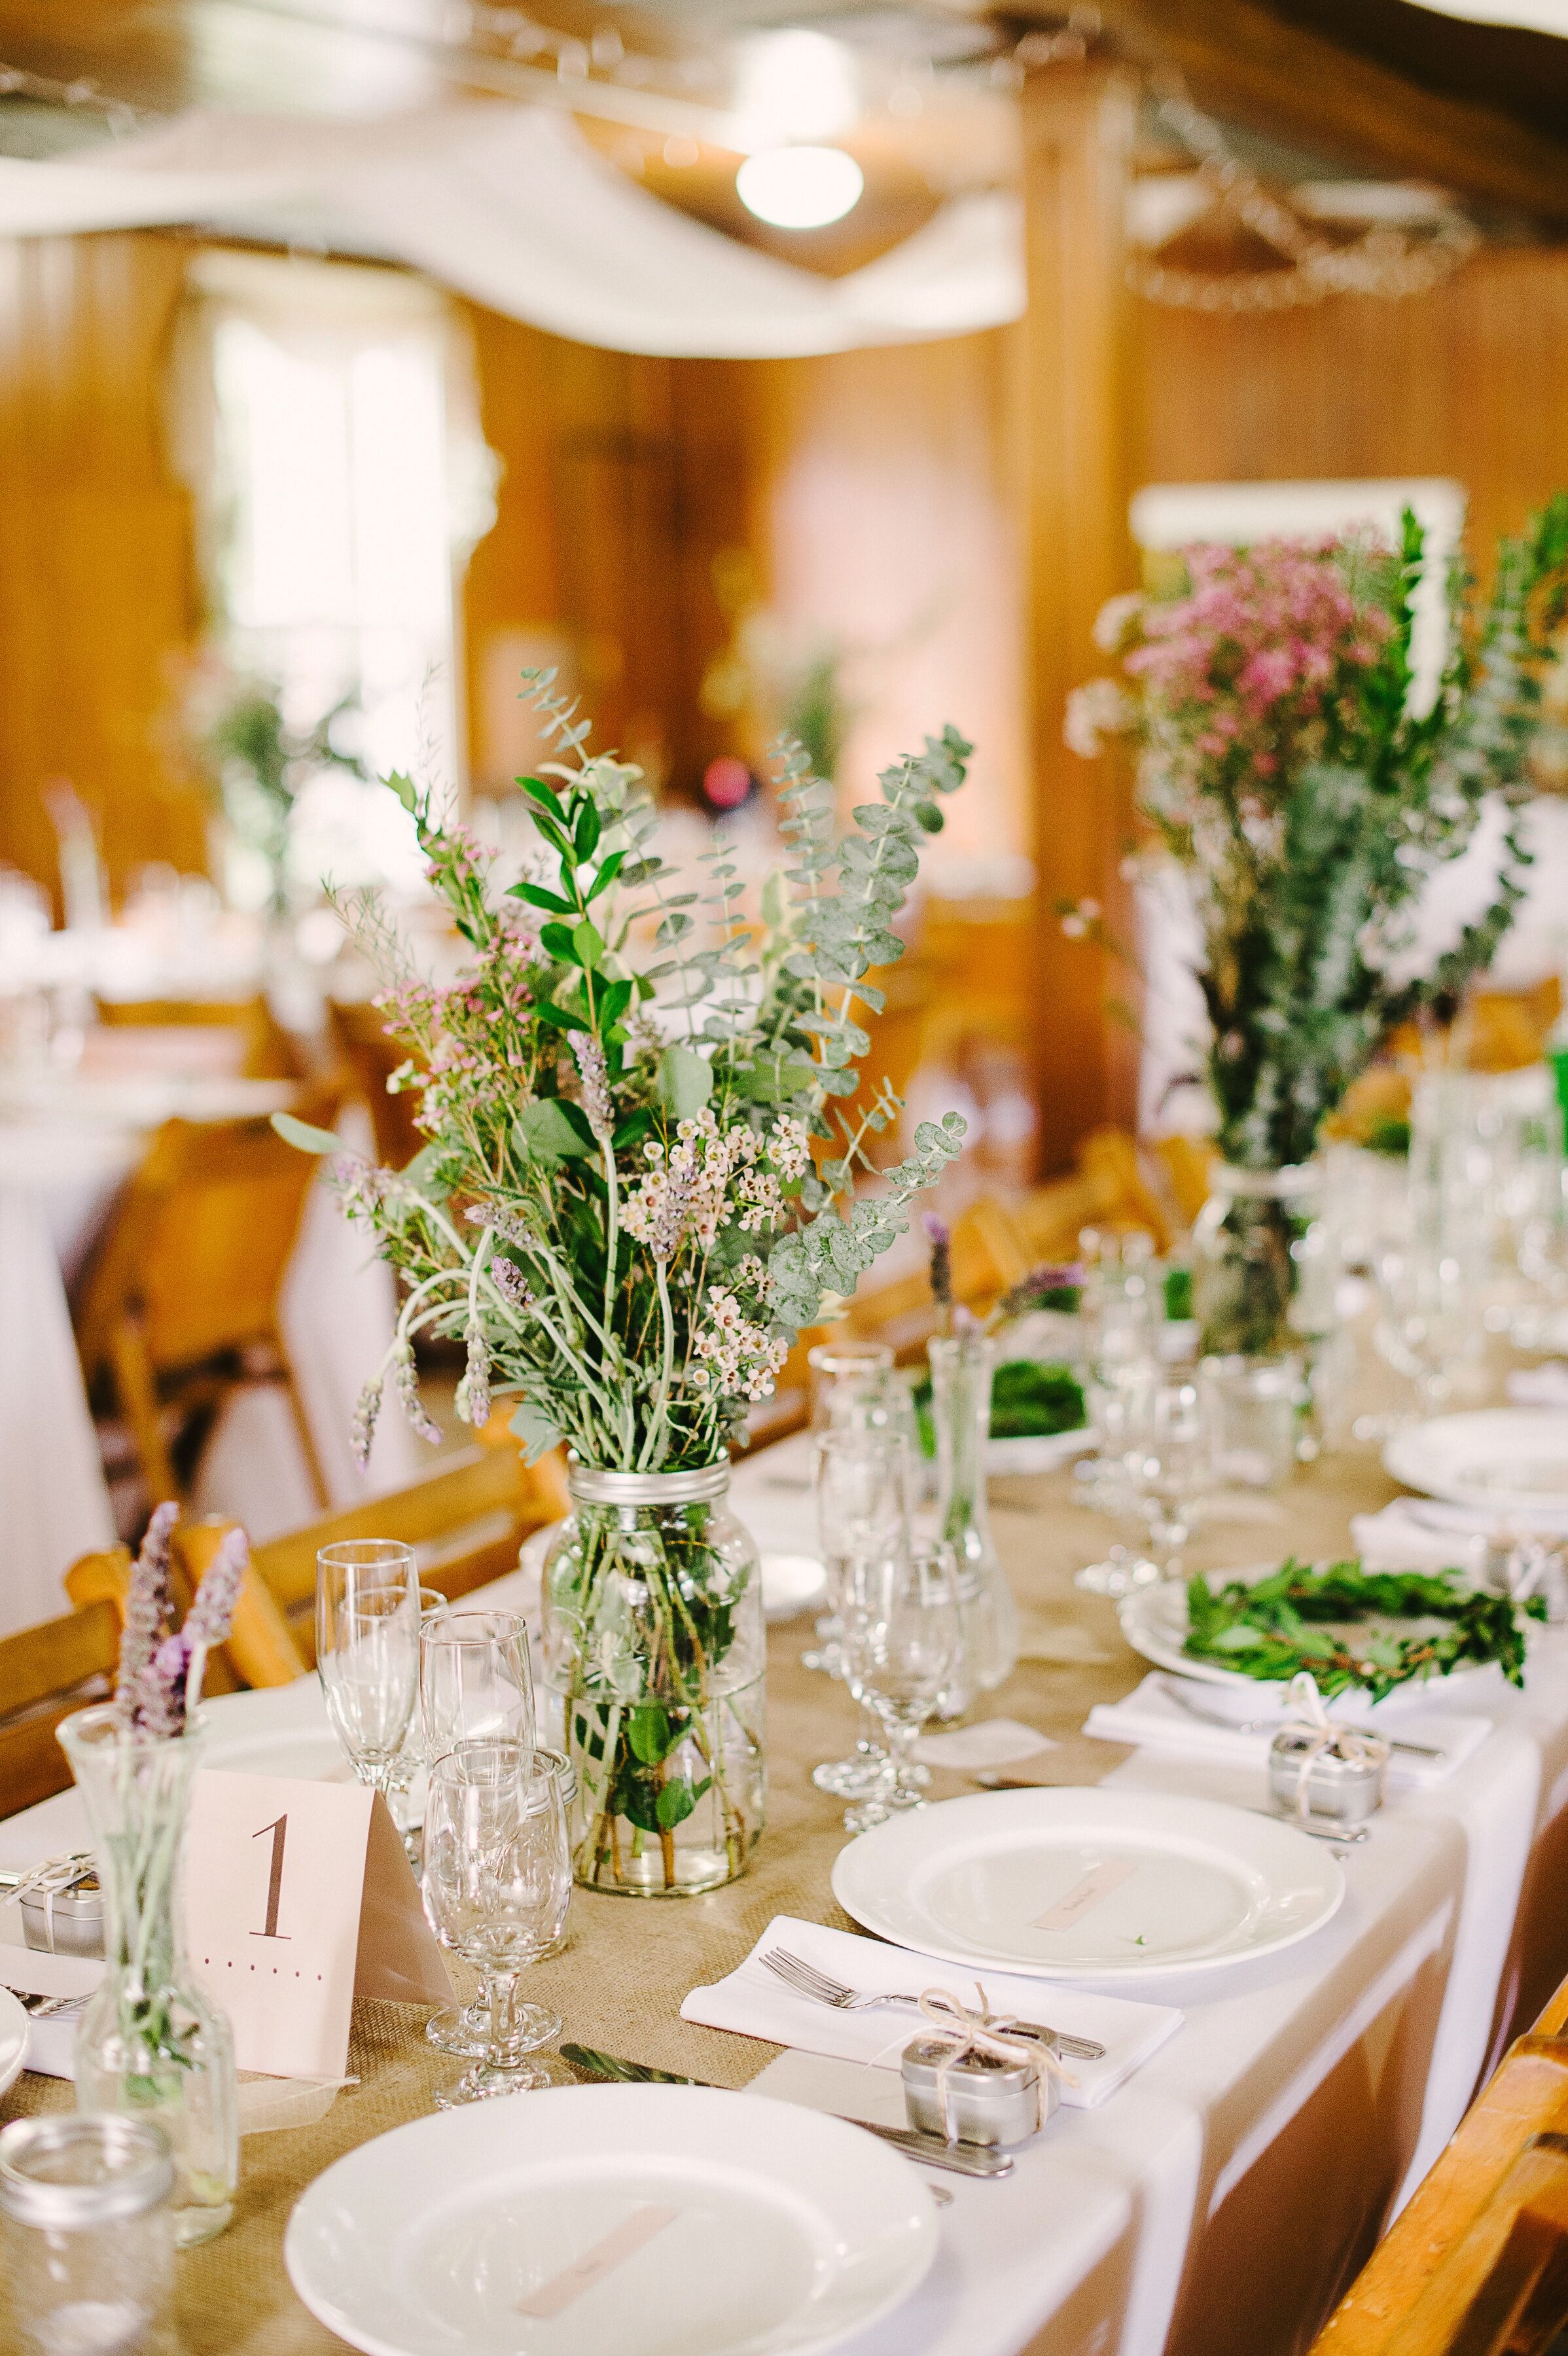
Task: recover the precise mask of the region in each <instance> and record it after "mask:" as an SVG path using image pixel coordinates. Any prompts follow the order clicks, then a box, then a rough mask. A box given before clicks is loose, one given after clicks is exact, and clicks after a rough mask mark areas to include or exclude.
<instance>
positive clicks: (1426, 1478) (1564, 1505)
mask: <svg viewBox="0 0 1568 2356" xmlns="http://www.w3.org/2000/svg"><path fill="white" fill-rule="evenodd" d="M1383 1462H1384V1463H1385V1464H1386V1465H1387V1467H1388V1469H1389V1471H1390V1472H1391V1473H1392V1474H1393V1477H1394V1479H1395V1480H1396V1481H1402V1482H1403V1483H1404V1484H1405V1487H1406V1488H1407V1489H1424V1490H1425V1492H1426V1494H1427V1495H1428V1496H1429V1497H1445V1498H1447V1499H1448V1500H1449V1502H1450V1503H1451V1504H1453V1505H1475V1506H1478V1507H1480V1508H1481V1509H1482V1510H1483V1511H1487V1510H1489V1511H1491V1512H1492V1513H1495V1514H1496V1515H1498V1518H1499V1520H1500V1519H1501V1518H1502V1517H1503V1516H1504V1515H1510V1514H1526V1515H1530V1517H1531V1518H1534V1519H1540V1520H1541V1521H1543V1522H1548V1523H1550V1524H1552V1526H1560V1527H1563V1528H1564V1529H1568V1414H1563V1412H1562V1411H1561V1410H1560V1409H1558V1408H1544V1407H1494V1408H1479V1409H1477V1412H1476V1413H1475V1414H1473V1415H1439V1416H1434V1417H1433V1418H1432V1419H1431V1421H1430V1422H1427V1423H1417V1424H1412V1426H1411V1428H1410V1430H1408V1431H1401V1432H1396V1434H1395V1435H1394V1437H1393V1439H1392V1440H1390V1441H1389V1442H1388V1445H1387V1446H1386V1447H1385V1448H1384V1450H1383Z"/></svg>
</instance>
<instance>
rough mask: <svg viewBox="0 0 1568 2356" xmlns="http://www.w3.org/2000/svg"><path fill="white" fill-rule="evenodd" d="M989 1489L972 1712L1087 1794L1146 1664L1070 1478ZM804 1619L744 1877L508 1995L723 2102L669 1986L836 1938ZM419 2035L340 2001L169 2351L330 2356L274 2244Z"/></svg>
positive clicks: (774, 1690) (781, 1635)
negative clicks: (1097, 1715)
mask: <svg viewBox="0 0 1568 2356" xmlns="http://www.w3.org/2000/svg"><path fill="white" fill-rule="evenodd" d="M991 1494H992V1510H993V1528H994V1531H995V1537H996V1542H997V1546H998V1548H999V1550H1000V1552H1001V1554H1002V1557H1003V1559H1004V1562H1005V1564H1006V1566H1007V1570H1008V1574H1009V1576H1010V1578H1011V1580H1012V1582H1013V1588H1014V1592H1015V1595H1016V1596H1017V1598H1018V1601H1019V1605H1020V1608H1021V1611H1022V1614H1023V1620H1024V1633H1025V1655H1026V1657H1025V1658H1024V1660H1023V1661H1022V1662H1021V1663H1020V1665H1019V1667H1018V1669H1017V1671H1016V1673H1015V1676H1013V1677H1012V1678H1011V1679H1010V1680H1009V1682H1008V1683H1007V1684H1006V1685H1005V1686H1004V1687H1001V1688H1000V1690H999V1691H998V1692H997V1693H996V1694H994V1695H993V1697H991V1698H990V1702H989V1706H988V1708H986V1710H985V1711H984V1712H983V1714H984V1715H998V1714H1001V1713H1003V1712H1006V1713H1008V1714H1009V1715H1011V1716H1013V1717H1016V1718H1021V1719H1025V1720H1026V1722H1027V1723H1028V1724H1030V1725H1033V1726H1037V1727H1039V1728H1040V1729H1041V1730H1043V1731H1044V1732H1046V1733H1047V1734H1049V1735H1052V1736H1054V1737H1055V1738H1057V1740H1058V1741H1059V1742H1060V1744H1061V1746H1062V1747H1061V1748H1060V1749H1059V1750H1058V1751H1050V1752H1047V1753H1044V1754H1042V1756H1041V1758H1040V1759H1039V1760H1038V1761H1030V1762H1028V1772H1030V1774H1031V1775H1036V1774H1038V1775H1041V1776H1043V1777H1046V1778H1048V1779H1049V1780H1050V1781H1052V1782H1054V1783H1093V1782H1096V1781H1098V1779H1099V1778H1100V1777H1101V1775H1103V1774H1105V1773H1106V1772H1109V1770H1110V1768H1111V1767H1112V1766H1113V1765H1114V1764H1115V1763H1116V1762H1117V1761H1119V1760H1120V1759H1122V1758H1124V1757H1125V1756H1126V1755H1127V1754H1126V1753H1125V1751H1122V1750H1120V1749H1119V1748H1117V1747H1116V1746H1114V1745H1112V1744H1107V1743H1102V1742H1090V1741H1086V1740H1082V1739H1081V1738H1080V1737H1079V1728H1080V1727H1081V1726H1082V1724H1083V1720H1084V1719H1085V1718H1086V1716H1087V1715H1088V1713H1089V1711H1090V1708H1092V1707H1093V1706H1094V1704H1095V1703H1096V1702H1101V1701H1112V1700H1115V1699H1117V1698H1118V1697H1120V1696H1121V1695H1122V1694H1124V1693H1127V1692H1129V1691H1130V1690H1131V1689H1132V1687H1133V1686H1134V1685H1136V1684H1137V1682H1138V1680H1139V1678H1140V1677H1141V1676H1143V1674H1144V1667H1145V1664H1144V1663H1143V1662H1141V1661H1140V1660H1139V1659H1138V1658H1137V1656H1136V1655H1134V1654H1133V1653H1132V1652H1131V1651H1130V1650H1129V1649H1128V1647H1127V1645H1126V1644H1124V1643H1123V1642H1122V1636H1121V1633H1120V1631H1119V1629H1118V1627H1117V1624H1116V1617H1115V1612H1114V1610H1113V1608H1112V1606H1111V1605H1110V1604H1109V1603H1105V1602H1101V1601H1099V1600H1098V1599H1096V1598H1094V1597H1091V1596H1086V1595H1080V1594H1079V1592H1078V1591H1077V1590H1076V1589H1075V1588H1074V1587H1073V1585H1072V1573H1073V1571H1074V1570H1075V1569H1077V1568H1078V1567H1079V1564H1081V1563H1085V1562H1089V1561H1090V1560H1092V1559H1093V1558H1095V1557H1096V1556H1097V1555H1098V1554H1100V1553H1101V1552H1102V1551H1103V1550H1104V1547H1105V1546H1106V1544H1107V1542H1108V1540H1109V1538H1110V1537H1112V1535H1113V1533H1112V1526H1111V1525H1110V1524H1109V1523H1108V1522H1106V1521H1105V1520H1104V1519H1103V1518H1102V1517H1101V1515H1096V1514H1093V1513H1090V1512H1089V1511H1087V1510H1086V1509H1085V1508H1084V1507H1083V1506H1082V1505H1080V1504H1079V1503H1078V1502H1077V1500H1076V1497H1075V1484H1074V1483H1073V1480H1072V1477H1071V1475H1070V1474H1069V1473H1065V1472H1064V1473H1059V1474H1055V1475H1052V1476H1051V1477H1049V1478H1042V1479H1032V1480H1004V1481H993V1483H992V1493H991ZM1392 1494H1394V1491H1393V1487H1392V1484H1391V1483H1389V1482H1388V1481H1387V1480H1386V1479H1385V1477H1384V1475H1383V1474H1382V1472H1380V1469H1379V1468H1378V1465H1377V1463H1376V1461H1375V1459H1374V1458H1372V1457H1371V1456H1370V1455H1369V1454H1361V1453H1358V1454H1356V1455H1353V1456H1337V1457H1334V1458H1331V1459H1330V1460H1328V1461H1327V1462H1326V1463H1325V1464H1322V1465H1318V1466H1316V1467H1314V1468H1313V1469H1311V1470H1310V1471H1308V1472H1305V1473H1303V1474H1302V1475H1301V1476H1300V1477H1299V1478H1298V1479H1297V1480H1296V1481H1295V1482H1294V1483H1293V1484H1292V1485H1291V1487H1290V1488H1289V1489H1288V1490H1287V1491H1285V1492H1283V1494H1280V1495H1278V1496H1273V1497H1240V1496H1238V1497H1233V1498H1228V1499H1226V1500H1224V1501H1222V1503H1221V1505H1220V1507H1219V1515H1220V1518H1217V1519H1215V1520H1212V1521H1210V1522H1209V1523H1208V1525H1207V1526H1205V1528H1204V1529H1203V1531H1202V1533H1201V1536H1200V1538H1199V1540H1198V1541H1197V1544H1195V1546H1194V1547H1193V1550H1192V1556H1191V1560H1192V1563H1193V1566H1194V1567H1195V1568H1205V1569H1208V1568H1215V1567H1230V1566H1237V1565H1240V1564H1244V1563H1251V1562H1260V1561H1263V1560H1266V1559H1273V1560H1277V1559H1279V1558H1281V1557H1282V1556H1283V1554H1285V1553H1286V1552H1294V1553H1296V1554H1300V1555H1303V1556H1306V1557H1309V1558H1310V1557H1312V1556H1315V1555H1316V1556H1317V1557H1318V1558H1325V1557H1327V1558H1333V1557H1335V1556H1337V1555H1338V1554H1341V1553H1343V1552H1345V1551H1346V1550H1347V1549H1348V1519H1349V1515H1351V1514H1352V1513H1359V1512H1364V1511H1368V1510H1369V1509H1372V1508H1375V1507H1376V1506H1379V1505H1383V1504H1385V1503H1386V1502H1387V1500H1388V1499H1389V1497H1390V1496H1391V1495H1392ZM807 1624H808V1623H806V1622H793V1623H790V1624H788V1625H785V1626H782V1627H778V1628H775V1629H774V1630H773V1631H772V1632H771V1633H770V1636H769V1643H768V1761H769V1794H768V1829H767V1832H766V1834H765V1835H764V1837H763V1839H762V1842H761V1845H760V1847H759V1848H758V1851H757V1858H756V1861H755V1863H754V1864H753V1866H752V1868H751V1869H750V1871H749V1872H748V1873H746V1875H745V1876H744V1878H743V1879H741V1880H740V1881H738V1882H736V1883H735V1884H734V1885H733V1886H732V1887H731V1888H729V1889H727V1890H717V1891H714V1893H713V1894H712V1895H711V1896H709V1897H706V1898H699V1899H689V1900H671V1901H650V1900H638V1899H633V1898H610V1897H604V1896H597V1895H589V1894H588V1893H586V1892H585V1891H582V1890H579V1891H578V1892H577V1893H576V1896H575V1900H574V1901H573V1908H572V1917H571V1923H570V1927H569V1933H568V1940H567V1944H566V1946H565V1948H564V1952H563V1953H562V1954H559V1955H557V1956H554V1957H553V1958H552V1959H551V1960H550V1961H549V1962H548V1963H546V1964H542V1965H539V1966H538V1967H537V1968H536V1969H535V1970H534V1971H533V1972H532V1974H530V1975H529V1985H528V1991H527V1992H528V1994H529V1995H530V1996H534V1997H539V1998H541V1999H542V2001H544V2002H546V2003H549V2004H551V2005H553V2006H554V2007H555V2008H556V2009H557V2010H558V2011H559V2012H560V2014H561V2016H562V2019H563V2021H564V2024H565V2026H564V2036H566V2037H567V2038H572V2039H575V2040H577V2041H578V2042H580V2043H582V2044H585V2045H594V2046H600V2047H603V2048H606V2049H607V2050H608V2051H611V2052H614V2053H619V2054H624V2055H627V2056H628V2057H630V2058H631V2059H633V2060H636V2061H650V2062H652V2063H654V2064H655V2065H656V2066H657V2067H659V2068H661V2069H666V2070H677V2071H682V2072H686V2073H688V2074H690V2075H691V2076H693V2077H697V2078H703V2079H708V2080H711V2081H712V2082H714V2083H715V2084H720V2085H726V2086H743V2085H745V2084H746V2083H747V2081H748V2080H750V2079H751V2078H754V2077H755V2076H756V2075H757V2072H758V2071H759V2070H760V2069H762V2068H763V2066H764V2065H765V2064H766V2063H767V2062H768V2061H771V2060H772V2058H773V2056H774V2054H775V2053H776V2052H777V2051H778V2050H779V2049H778V2048H777V2047H776V2046H771V2045H764V2044H760V2043H758V2042H757V2040H755V2039H752V2038H745V2037H732V2036H728V2035H725V2034H723V2033H721V2032H720V2031H718V2030H715V2029H699V2028H694V2027H691V2026H688V2025H687V2024H686V2023H685V2022H683V2021H682V2019H680V2018H679V2013H680V2006H681V2000H682V1997H684V1995H685V1994H686V1992H687V1990H688V1989H689V1988H691V1987H693V1986H695V1985H696V1984H697V1983H698V1982H699V1981H712V1980H715V1979H717V1978H719V1977H721V1976H723V1974H725V1972H727V1971H730V1970H732V1969H733V1968H734V1966H735V1965H736V1964H737V1963H738V1962H739V1961H740V1960H741V1958H742V1956H743V1955H744V1954H746V1952H747V1950H748V1949H749V1948H750V1947H751V1945H752V1944H753V1943H754V1942H755V1941H756V1939H757V1936H758V1934H759V1933H761V1932H762V1931H763V1930H764V1929H765V1928H766V1927H767V1924H768V1922H769V1921H770V1920H771V1919H772V1917H773V1916H774V1915H776V1914H798V1915H802V1916H805V1917H807V1918H809V1919H811V1920H812V1921H815V1922H831V1923H833V1924H835V1925H836V1926H837V1927H838V1928H840V1929H843V1930H853V1929H854V1927H855V1925H854V1924H853V1923H852V1922H850V1921H849V1920H848V1918H847V1917H846V1916H845V1915H843V1913H842V1912H840V1910H839V1908H838V1907H837V1906H836V1905H835V1904H834V1902H833V1899H832V1893H831V1890H830V1889H829V1875H830V1873H831V1871H832V1863H833V1859H834V1858H835V1857H836V1856H837V1855H838V1852H839V1850H840V1849H841V1848H842V1847H843V1841H844V1834H843V1826H842V1824H841V1821H840V1818H841V1814H842V1803H838V1802H835V1801H833V1800H831V1799H829V1798H828V1797H826V1796H825V1795H824V1794H822V1793H820V1792H818V1791H817V1790H816V1789H815V1787H814V1786H813V1785H812V1783H811V1781H810V1770H811V1767H812V1766H813V1765H815V1763H816V1762H818V1761H819V1760H821V1759H831V1758H837V1757H839V1756H840V1755H841V1754H842V1753H843V1751H846V1750H847V1749H848V1748H849V1747H850V1746H851V1744H852V1743H853V1741H854V1737H855V1734H856V1732H857V1730H858V1726H857V1714H856V1712H855V1708H854V1703H853V1702H852V1701H851V1699H850V1697H849V1696H848V1695H847V1694H846V1693H845V1692H844V1691H843V1688H842V1687H838V1686H834V1685H831V1684H830V1683H829V1682H828V1680H827V1679H826V1678H824V1677H822V1676H820V1675H813V1674H811V1673H810V1672H808V1671H807V1670H804V1669H802V1668H801V1666H800V1652H801V1649H802V1644H803V1642H804V1641H805V1636H806V1631H807ZM973 1788H974V1787H973V1784H972V1782H971V1781H970V1780H969V1779H967V1778H966V1777H964V1776H961V1775H959V1774H956V1773H953V1774H948V1773H941V1774H938V1775H936V1776H934V1777H933V1781H932V1787H931V1790H932V1797H933V1798H948V1797H950V1796H952V1795H953V1794H957V1793H960V1792H963V1791H967V1790H972V1789H973ZM459 1968H460V1967H459ZM456 2066H458V2065H455V2064H454V2063H453V2062H452V2061H450V2060H449V2059H448V2058H447V2057H446V2056H444V2055H442V2054H438V2053H436V2052H435V2051H433V2049H432V2048H431V2047H430V2046H429V2045H427V2044H426V2042H425V2040H424V2013H423V2011H420V2010H416V2009H414V2008H411V2007H405V2006H395V2005H381V2004H363V2005H360V2006H358V2007H357V2008H356V2011H355V2020H354V2034H353V2040H352V2046H351V2050H350V2054H349V2070H350V2072H355V2073H357V2074H358V2076H359V2079H360V2083H359V2084H358V2085H357V2086H350V2087H349V2088H346V2089H345V2090H344V2092H342V2093H341V2094H338V2097H337V2099H336V2100H335V2102H334V2103H333V2104H332V2107H331V2109H330V2110H329V2111H328V2114H327V2115H326V2117H325V2118H323V2119H321V2120H320V2121H319V2122H318V2123H317V2125H316V2126H310V2127H301V2128H295V2129H285V2130H280V2131H276V2132H274V2133H270V2134H263V2135H253V2136H246V2138H245V2139H244V2142H243V2144H242V2147H241V2149H242V2169H241V2182H240V2195H239V2205H238V2209H237V2211H236V2214H235V2217H234V2221H233V2222H232V2224H231V2226H230V2227H229V2229H228V2231H227V2232H226V2233H223V2234H222V2235H220V2238H219V2239H218V2240H217V2241H215V2242H212V2243H209V2244H208V2246H207V2247H206V2248H205V2249H200V2250H195V2251H191V2252H189V2253H188V2254H186V2255H185V2256H184V2257H182V2258H181V2260H180V2263H179V2285H180V2291H179V2327H180V2336H181V2346H182V2350H183V2351H184V2356H323V2351H331V2350H338V2349H341V2347H342V2345H343V2343H342V2341H340V2340H338V2338H337V2336H336V2335H335V2334H334V2333H332V2332H329V2331H328V2330H326V2329H323V2327H322V2326H321V2325H320V2324H318V2323H317V2322H315V2321H314V2320H313V2319H312V2318H311V2317H310V2316H309V2315H307V2314H306V2310H305V2308H303V2307H302V2306H301V2305H300V2304H299V2301H298V2300H297V2299H296V2298H295V2295H294V2292H293V2291H292V2289H291V2288H290V2286H289V2283H288V2278H287V2276H286V2275H285V2272H284V2267H283V2254H282V2245H283V2233H284V2228H285V2224H286V2223H287V2221H288V2214H289V2211H290V2210H291V2209H292V2207H293V2205H294V2202H295V2199H296V2198H297V2197H298V2195H299V2193H300V2191H301V2190H302V2189H303V2188H304V2187H305V2186H306V2184H308V2183H309V2182H310V2181H311V2179H313V2178H314V2177H316V2176H318V2175H319V2174H320V2173H321V2170H322V2169H324V2168H327V2167H328V2166H329V2165H330V2163H331V2162H332V2161H333V2160H335V2159H337V2158H339V2157H340V2155H341V2154H342V2153H344V2152H346V2151H349V2150H350V2149H352V2147H354V2146H355V2145H357V2144H360V2143H364V2142H365V2141H367V2140H368V2139H369V2137H371V2136H376V2135H381V2134H383V2133H384V2132H385V2131H386V2129H387V2128H389V2127H393V2126H401V2125H402V2124H403V2121H404V2120H406V2119H414V2118H419V2117H422V2116H423V2115H424V2114H425V2113H426V2112H428V2111H429V2110H430V2109H431V2107H432V2094H433V2090H434V2088H435V2085H436V2084H437V2083H440V2081H441V2080H442V2079H443V2078H448V2077H450V2076H451V2075H453V2074H454V2071H455V2068H456ZM511 2099H515V2100H518V2101H522V2102H526V2101H527V2099H528V2097H527V2096H526V2095H520V2096H516V2097H513V2098H511ZM70 2101H71V2092H70V2087H69V2086H68V2085H66V2084H65V2083H63V2082H62V2081H60V2080H58V2079H52V2078H40V2077H35V2076H32V2075H30V2074H27V2073H25V2074H24V2075H23V2076H22V2077H21V2078H20V2079H19V2080H18V2081H17V2083H16V2085H15V2086H14V2087H13V2088H12V2090H11V2092H10V2094H9V2095H7V2096H6V2097H5V2099H4V2100H3V2101H0V2116H3V2117H5V2118H15V2117H18V2116H21V2115H26V2114H28V2113H32V2112H37V2111H48V2110H59V2109H63V2108H66V2107H69V2105H70ZM4 2328H5V2327H4V2326H3V2325H0V2329H4Z"/></svg>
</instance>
